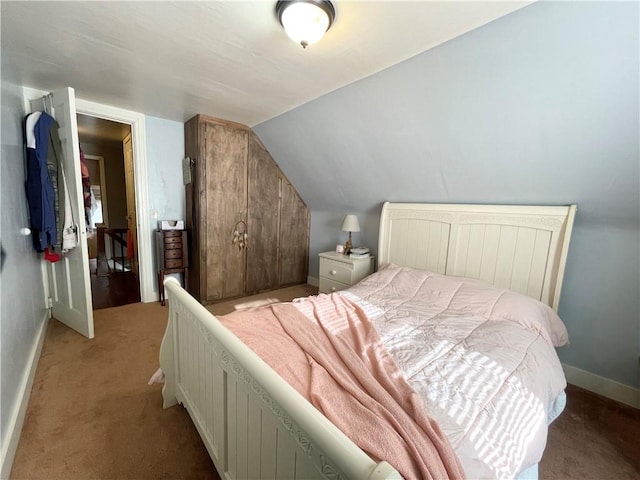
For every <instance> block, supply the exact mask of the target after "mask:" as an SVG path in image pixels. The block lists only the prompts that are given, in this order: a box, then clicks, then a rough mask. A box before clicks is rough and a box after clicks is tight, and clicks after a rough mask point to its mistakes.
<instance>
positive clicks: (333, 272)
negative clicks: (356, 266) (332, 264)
mask: <svg viewBox="0 0 640 480" xmlns="http://www.w3.org/2000/svg"><path fill="white" fill-rule="evenodd" d="M329 273H330V274H331V275H335V274H336V273H338V272H336V271H335V270H331V271H330V272H329Z"/></svg>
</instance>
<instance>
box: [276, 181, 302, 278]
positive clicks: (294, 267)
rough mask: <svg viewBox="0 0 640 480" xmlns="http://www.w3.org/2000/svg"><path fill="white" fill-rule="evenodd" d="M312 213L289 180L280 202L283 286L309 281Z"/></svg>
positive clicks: (285, 184) (283, 188)
mask: <svg viewBox="0 0 640 480" xmlns="http://www.w3.org/2000/svg"><path fill="white" fill-rule="evenodd" d="M308 269H309V209H308V208H307V206H306V205H305V203H304V202H303V201H302V199H301V198H300V196H299V195H298V192H296V190H295V188H293V185H291V183H289V181H288V180H287V179H286V178H282V198H281V201H280V286H283V285H289V284H293V283H304V282H306V281H307V273H308Z"/></svg>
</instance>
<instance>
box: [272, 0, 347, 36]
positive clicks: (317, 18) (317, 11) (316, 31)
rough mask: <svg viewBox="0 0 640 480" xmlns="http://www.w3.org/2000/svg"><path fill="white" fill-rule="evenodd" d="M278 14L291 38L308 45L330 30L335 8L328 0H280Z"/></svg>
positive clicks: (277, 8) (277, 5)
mask: <svg viewBox="0 0 640 480" xmlns="http://www.w3.org/2000/svg"><path fill="white" fill-rule="evenodd" d="M276 14H277V15H278V19H279V20H280V23H281V24H282V27H283V28H284V31H285V32H286V34H287V35H288V36H289V38H290V39H291V40H293V41H294V42H296V43H299V44H300V45H302V46H303V47H306V46H307V45H311V44H313V43H316V42H317V41H318V40H320V39H321V38H322V37H323V35H324V34H325V33H326V31H327V30H329V27H330V26H331V24H332V23H333V19H334V17H335V9H334V8H333V5H332V4H331V2H329V1H328V0H289V1H285V0H280V1H279V2H278V3H277V4H276Z"/></svg>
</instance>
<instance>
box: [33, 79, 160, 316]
mask: <svg viewBox="0 0 640 480" xmlns="http://www.w3.org/2000/svg"><path fill="white" fill-rule="evenodd" d="M22 92H23V101H24V104H25V105H26V107H25V112H28V111H29V109H28V106H29V100H32V99H35V98H38V97H42V96H44V95H47V94H48V93H49V92H48V91H45V90H40V89H36V88H31V87H25V86H23V87H22ZM77 113H80V114H82V115H89V116H90V117H98V118H102V119H105V120H111V121H114V122H118V123H126V124H129V125H131V137H132V139H133V171H134V175H135V188H136V212H137V213H138V219H137V220H138V262H139V267H138V268H139V272H138V278H139V280H140V300H141V301H142V302H144V303H149V302H157V301H158V293H157V292H156V291H155V290H154V282H155V280H154V274H153V257H152V250H153V249H152V245H153V242H152V235H151V224H150V221H149V215H148V212H149V185H148V178H149V176H148V173H147V170H148V169H147V133H146V127H145V116H144V114H142V113H139V112H134V111H132V110H125V109H122V108H118V107H112V106H110V105H104V104H101V103H96V102H90V101H88V100H82V99H80V98H77V97H76V114H77ZM45 283H46V282H45Z"/></svg>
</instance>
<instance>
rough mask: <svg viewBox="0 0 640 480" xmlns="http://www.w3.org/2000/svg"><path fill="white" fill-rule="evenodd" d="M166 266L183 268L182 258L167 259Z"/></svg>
mask: <svg viewBox="0 0 640 480" xmlns="http://www.w3.org/2000/svg"><path fill="white" fill-rule="evenodd" d="M164 266H165V268H182V258H176V259H167V260H165V261H164Z"/></svg>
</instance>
